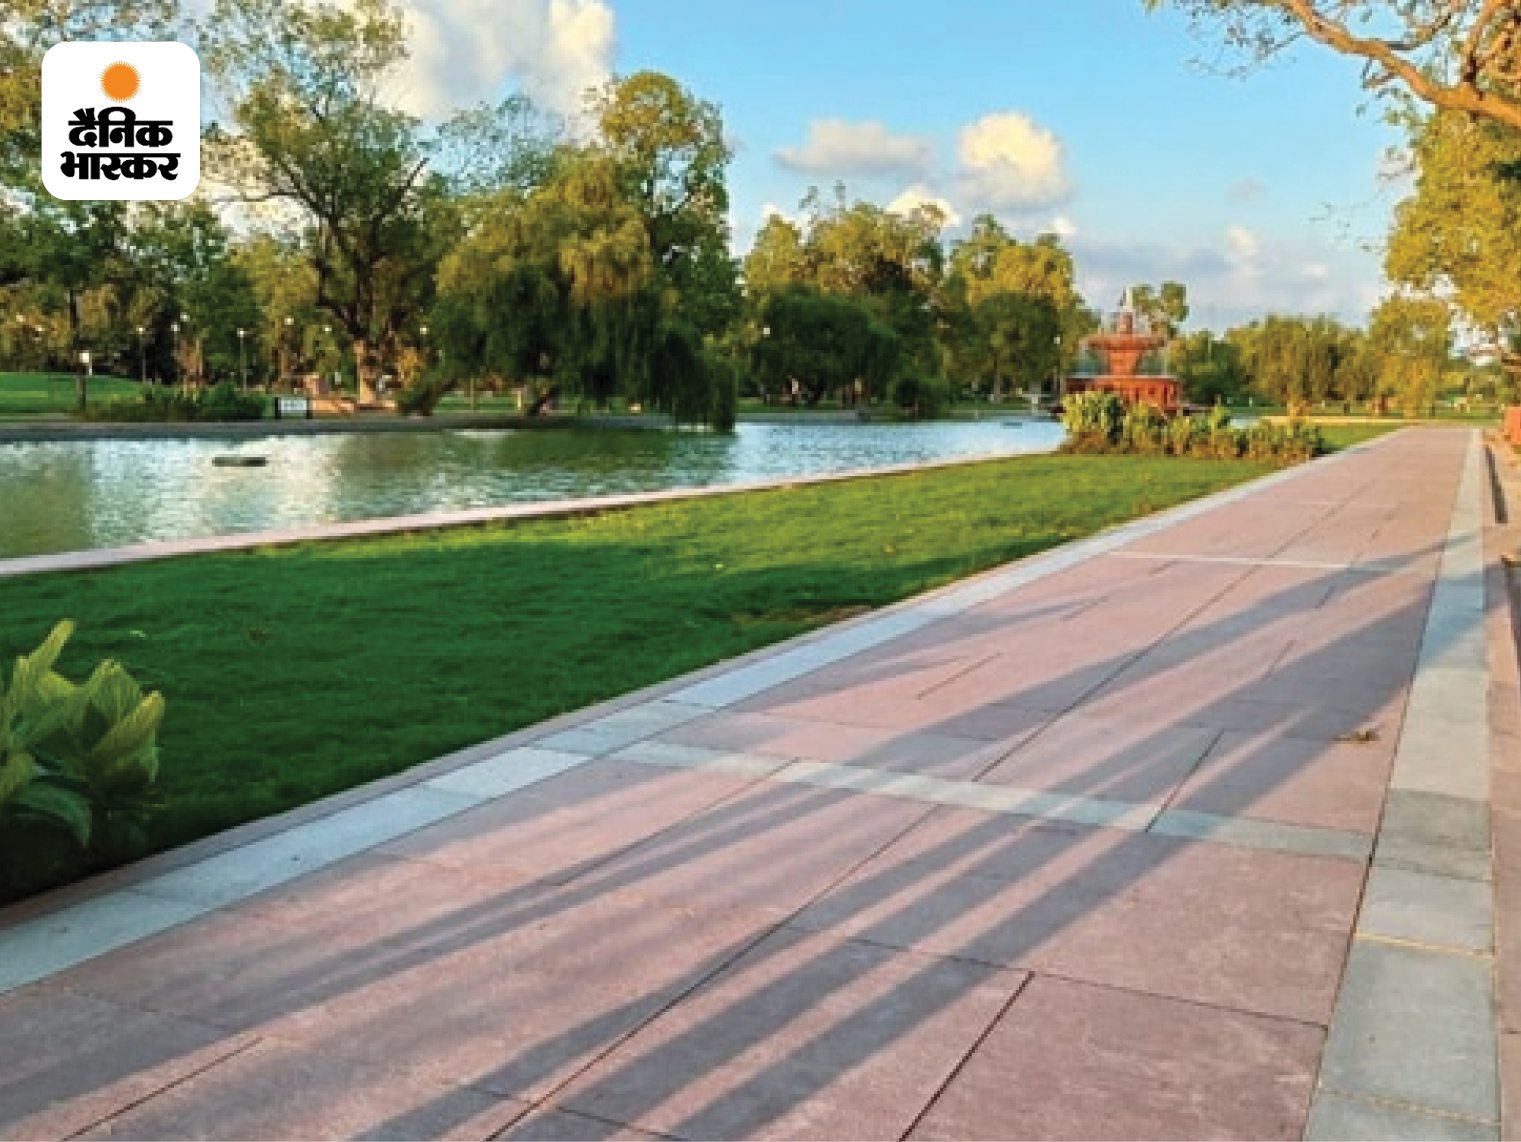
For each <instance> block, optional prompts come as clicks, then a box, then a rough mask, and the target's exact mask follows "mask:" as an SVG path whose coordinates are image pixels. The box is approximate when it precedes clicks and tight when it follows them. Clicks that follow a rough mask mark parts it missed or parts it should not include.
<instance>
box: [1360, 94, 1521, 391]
mask: <svg viewBox="0 0 1521 1142" xmlns="http://www.w3.org/2000/svg"><path fill="white" fill-rule="evenodd" d="M1412 144H1413V145H1412V156H1413V159H1414V165H1415V170H1416V183H1415V190H1414V193H1413V194H1411V196H1410V197H1409V198H1407V199H1405V200H1404V201H1403V202H1401V203H1400V204H1399V205H1398V206H1397V207H1396V208H1395V212H1394V219H1393V222H1392V224H1391V227H1390V232H1389V240H1388V244H1387V245H1386V247H1385V252H1384V271H1385V273H1386V274H1387V275H1388V276H1389V279H1390V280H1391V281H1394V282H1398V283H1400V284H1402V285H1405V286H1408V287H1410V288H1411V289H1413V290H1415V291H1416V292H1418V293H1423V294H1435V293H1440V294H1441V295H1442V296H1444V297H1450V298H1451V300H1452V302H1453V303H1454V304H1455V305H1456V306H1457V307H1458V308H1459V309H1460V310H1462V312H1463V313H1464V315H1465V316H1466V317H1467V318H1468V320H1469V321H1470V322H1471V323H1472V324H1474V325H1476V326H1477V327H1479V328H1480V329H1482V330H1483V331H1485V332H1486V333H1487V334H1488V335H1489V336H1490V337H1491V338H1492V339H1493V341H1494V342H1495V343H1496V345H1497V346H1499V347H1501V348H1502V350H1505V352H1504V354H1503V361H1504V363H1505V365H1506V366H1507V367H1509V368H1510V369H1512V370H1521V355H1518V354H1516V353H1514V352H1512V351H1508V348H1507V346H1508V342H1509V341H1510V339H1511V337H1512V336H1514V335H1515V334H1516V333H1517V332H1518V331H1521V276H1518V275H1517V273H1516V266H1517V265H1521V182H1518V181H1517V180H1515V179H1514V178H1511V177H1507V175H1506V174H1505V171H1506V168H1507V167H1508V166H1511V165H1514V164H1517V163H1521V133H1517V132H1514V131H1511V130H1508V129H1506V128H1503V127H1497V126H1495V125H1494V124H1493V123H1486V122H1483V121H1480V120H1477V119H1474V118H1473V117H1471V116H1468V115H1464V114H1459V113H1455V112H1439V113H1437V114H1434V115H1430V116H1428V117H1427V118H1426V119H1425V120H1424V121H1423V122H1421V123H1420V124H1419V125H1418V126H1417V128H1416V129H1415V131H1414V133H1413V137H1412Z"/></svg>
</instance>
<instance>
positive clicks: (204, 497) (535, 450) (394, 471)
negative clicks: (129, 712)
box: [0, 417, 1062, 558]
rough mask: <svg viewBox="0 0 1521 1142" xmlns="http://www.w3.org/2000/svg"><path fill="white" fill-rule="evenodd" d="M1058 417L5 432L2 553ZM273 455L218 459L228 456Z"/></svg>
mask: <svg viewBox="0 0 1521 1142" xmlns="http://www.w3.org/2000/svg"><path fill="white" fill-rule="evenodd" d="M1061 435H1062V432H1061V428H1060V426H1058V425H1056V424H1054V423H1050V422H1041V421H1028V420H1025V421H1020V420H1019V419H1018V418H1015V417H1010V418H1006V419H998V420H983V421H976V422H946V423H933V424H903V425H894V424H883V425H875V424H870V425H854V424H799V425H790V424H742V425H740V427H739V431H738V432H737V433H736V434H735V435H734V436H714V435H710V434H706V433H687V432H682V433H671V432H641V431H621V432H620V431H605V430H603V431H569V430H567V431H543V430H539V431H528V432H523V431H516V432H514V431H505V430H501V431H484V430H462V431H442V432H437V433H397V434H374V435H361V434H353V435H342V436H269V437H262V438H255V439H239V440H215V439H177V440H175V439H171V440H130V441H129V440H93V441H68V442H48V443H12V444H0V558H5V557H13V556H19V555H37V554H44V553H51V552H59V551H82V550H90V549H94V548H101V547H119V546H123V545H126V544H132V543H143V542H147V541H150V540H157V539H183V538H191V537H198V536H207V535H226V534H233V533H240V532H251V531H264V530H268V529H271V528H286V527H294V526H299V525H307V524H315V523H326V522H336V521H344V520H356V519H373V518H377V517H382V516H391V515H405V514H410V513H413V512H427V511H447V510H453V509H459V508H472V507H488V506H492V505H498V504H507V503H513V502H525V501H537V500H557V499H566V498H571V497H578V496H596V495H611V494H615V493H620V492H639V491H653V490H657V489H661V488H672V487H699V486H708V485H714V484H732V483H743V482H746V481H750V480H765V479H776V478H781V479H785V478H787V477H790V476H806V475H816V474H821V473H827V472H843V471H850V470H853V469H860V468H877V467H883V466H887V465H893V464H911V463H922V462H926V461H933V460H948V459H956V458H972V457H976V456H992V455H1013V454H1017V453H1025V452H1047V451H1050V450H1052V449H1053V448H1055V447H1056V445H1057V444H1058V443H1060V440H1061ZM229 455H243V456H263V457H267V464H266V465H264V466H263V467H219V466H217V465H216V464H214V463H213V460H214V459H215V458H216V457H217V456H229Z"/></svg>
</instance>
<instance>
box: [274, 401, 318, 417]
mask: <svg viewBox="0 0 1521 1142" xmlns="http://www.w3.org/2000/svg"><path fill="white" fill-rule="evenodd" d="M311 415H312V402H311V401H310V400H308V399H307V398H306V397H278V398H276V400H275V416H276V417H279V418H284V417H287V416H295V417H310V416H311Z"/></svg>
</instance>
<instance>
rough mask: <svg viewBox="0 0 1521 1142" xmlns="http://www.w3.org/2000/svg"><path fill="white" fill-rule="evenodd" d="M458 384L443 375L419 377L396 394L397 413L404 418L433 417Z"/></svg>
mask: <svg viewBox="0 0 1521 1142" xmlns="http://www.w3.org/2000/svg"><path fill="white" fill-rule="evenodd" d="M457 384H458V382H457V381H455V380H452V379H450V378H449V377H446V376H444V375H442V374H435V375H433V376H425V377H419V378H418V379H417V380H415V381H413V382H412V383H411V384H410V385H408V386H407V387H406V388H404V389H402V390H401V392H399V393H397V394H396V411H397V412H399V413H401V414H402V415H403V416H432V415H433V410H434V409H436V408H437V407H438V402H439V401H441V400H443V399H444V395H445V394H446V393H448V392H449V390H450V389H453V388H454V387H455V386H456V385H457Z"/></svg>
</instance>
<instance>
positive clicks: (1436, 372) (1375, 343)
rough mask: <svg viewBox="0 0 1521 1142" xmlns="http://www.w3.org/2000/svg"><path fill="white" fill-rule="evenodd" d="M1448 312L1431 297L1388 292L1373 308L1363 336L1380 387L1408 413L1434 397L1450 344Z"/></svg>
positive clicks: (1428, 405)
mask: <svg viewBox="0 0 1521 1142" xmlns="http://www.w3.org/2000/svg"><path fill="white" fill-rule="evenodd" d="M1451 321H1452V312H1451V310H1450V309H1449V307H1448V306H1447V304H1446V303H1445V302H1443V301H1442V300H1440V299H1439V298H1433V297H1412V296H1409V295H1406V294H1391V295H1390V296H1388V297H1386V298H1385V299H1384V300H1383V301H1381V302H1380V303H1379V304H1378V307H1377V308H1376V309H1375V310H1374V311H1373V321H1372V324H1371V325H1370V327H1369V330H1368V339H1369V342H1370V343H1371V345H1372V347H1373V349H1374V350H1375V351H1376V352H1377V354H1378V360H1379V362H1380V370H1379V373H1380V376H1379V387H1380V389H1381V390H1382V391H1383V392H1384V393H1386V394H1388V395H1391V396H1393V397H1394V398H1395V399H1396V400H1398V401H1399V403H1400V405H1401V406H1402V407H1403V408H1404V410H1405V413H1406V414H1407V415H1410V416H1414V415H1417V414H1419V413H1420V412H1421V411H1422V410H1423V409H1426V408H1428V407H1430V405H1431V404H1432V403H1433V402H1434V401H1435V399H1436V393H1437V388H1438V386H1439V384H1440V382H1441V378H1442V371H1443V369H1444V368H1445V367H1446V365H1447V360H1448V354H1449V353H1450V351H1451V348H1452V336H1451Z"/></svg>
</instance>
